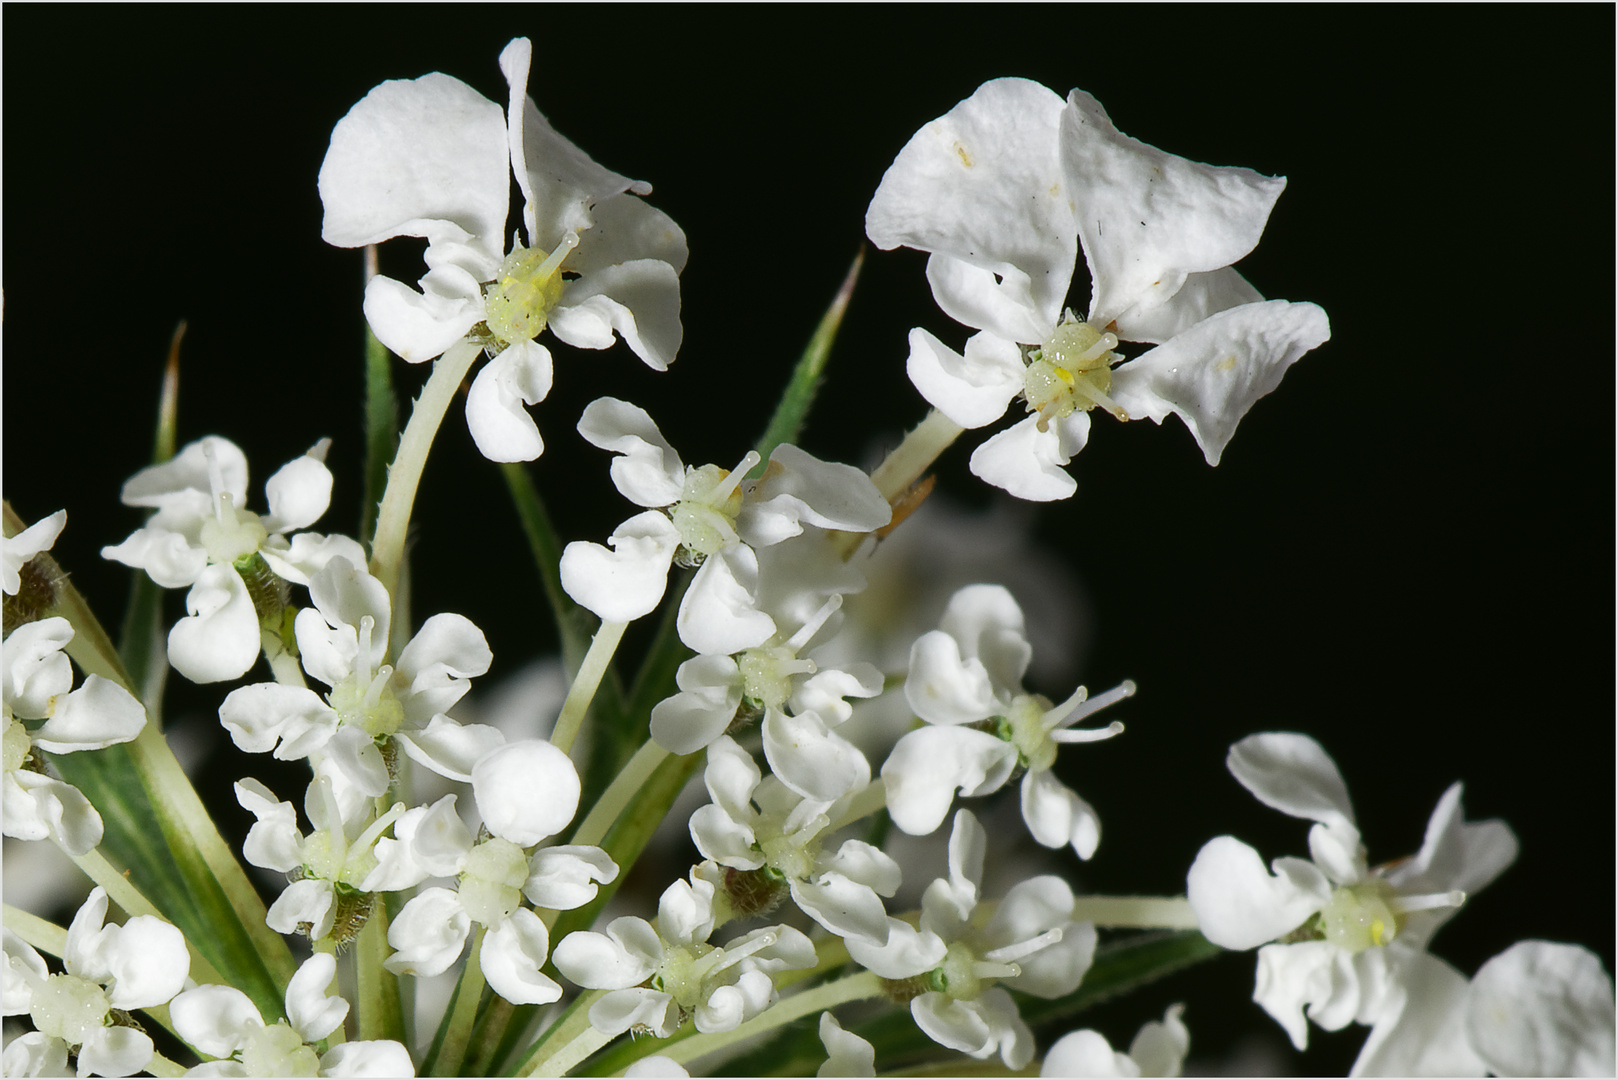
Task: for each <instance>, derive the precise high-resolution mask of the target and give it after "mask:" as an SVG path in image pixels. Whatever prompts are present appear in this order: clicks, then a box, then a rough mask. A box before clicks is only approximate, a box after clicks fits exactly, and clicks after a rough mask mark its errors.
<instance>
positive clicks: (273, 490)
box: [263, 439, 332, 533]
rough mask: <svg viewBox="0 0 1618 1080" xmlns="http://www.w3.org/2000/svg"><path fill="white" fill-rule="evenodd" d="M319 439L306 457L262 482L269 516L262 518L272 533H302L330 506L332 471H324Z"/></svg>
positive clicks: (326, 443) (328, 442) (323, 447)
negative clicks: (294, 531) (302, 530)
mask: <svg viewBox="0 0 1618 1080" xmlns="http://www.w3.org/2000/svg"><path fill="white" fill-rule="evenodd" d="M330 445H331V440H330V439H322V440H320V442H318V443H316V444H315V445H314V446H313V447H312V448H311V449H310V450H309V452H308V453H307V454H304V455H303V456H302V457H296V458H293V459H292V460H291V461H289V462H287V463H286V464H285V465H283V466H281V467H280V468H279V469H277V470H276V472H275V475H274V476H272V477H270V478H269V479H268V480H266V481H265V482H264V495H265V498H266V499H267V500H268V502H269V504H270V512H269V513H268V514H265V515H264V517H263V523H264V527H265V528H266V529H268V530H269V531H270V532H272V533H276V532H291V531H292V530H293V529H303V528H307V527H308V526H310V525H313V524H314V523H315V522H316V521H319V520H320V515H322V514H324V513H325V512H326V508H327V507H328V506H330V505H331V483H332V478H331V470H330V469H328V468H326V462H325V457H326V448H327V447H329V446H330Z"/></svg>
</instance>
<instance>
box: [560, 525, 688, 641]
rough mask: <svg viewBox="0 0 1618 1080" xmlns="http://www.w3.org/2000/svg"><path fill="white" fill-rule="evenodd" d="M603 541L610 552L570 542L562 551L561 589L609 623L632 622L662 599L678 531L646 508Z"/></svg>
mask: <svg viewBox="0 0 1618 1080" xmlns="http://www.w3.org/2000/svg"><path fill="white" fill-rule="evenodd" d="M607 543H609V544H611V545H612V550H610V551H609V550H608V549H607V548H604V547H602V546H601V545H600V544H588V543H582V542H579V541H575V542H573V543H571V544H569V545H568V546H567V548H566V550H564V551H563V552H562V561H561V575H562V587H563V588H564V589H566V590H567V594H568V595H569V596H571V597H572V598H573V599H574V601H576V602H577V603H579V604H581V605H583V606H584V607H586V608H589V609H590V610H591V611H593V612H595V613H596V614H597V615H599V616H600V617H601V618H602V619H604V620H606V621H607V622H631V621H633V620H635V619H638V618H640V617H641V616H643V615H646V614H649V613H650V612H651V611H652V609H653V608H655V607H657V605H658V601H660V600H662V599H663V590H664V589H665V588H667V586H668V577H669V564H670V563H671V562H672V561H673V560H674V552H675V550H676V549H677V548H678V547H679V546H680V532H679V530H678V529H676V528H675V527H674V523H673V522H672V521H670V520H669V519H668V518H667V517H666V516H664V515H663V514H660V513H658V512H657V511H656V510H648V511H646V512H645V513H642V514H636V515H635V516H634V517H632V518H630V519H629V520H628V521H626V522H624V523H623V524H622V525H620V526H618V528H617V529H615V530H614V531H613V534H612V536H611V537H609V538H608V540H607Z"/></svg>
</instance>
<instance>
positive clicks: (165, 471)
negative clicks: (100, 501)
mask: <svg viewBox="0 0 1618 1080" xmlns="http://www.w3.org/2000/svg"><path fill="white" fill-rule="evenodd" d="M214 470H217V477H218V480H219V485H220V486H219V488H218V490H217V491H216V490H214V487H213V480H214V476H215V473H214ZM227 494H228V495H229V496H230V499H231V504H232V505H233V506H235V507H236V508H237V509H241V508H242V507H244V506H246V505H247V455H246V454H244V453H242V448H241V447H239V446H237V445H236V444H235V443H233V442H231V441H230V440H229V439H226V438H221V437H220V436H218V435H209V436H207V437H205V438H201V439H198V440H197V441H195V442H192V443H187V444H186V445H185V446H184V447H182V448H181V449H180V452H179V453H178V454H175V455H174V456H173V457H172V458H170V459H169V460H168V461H165V462H164V463H162V464H161V465H148V466H147V467H146V468H144V469H142V470H141V471H140V472H138V473H136V474H135V475H134V476H131V477H130V478H129V479H128V480H127V481H126V482H125V483H124V489H123V493H122V494H121V495H120V498H121V500H122V501H123V504H124V505H125V506H148V507H151V508H153V509H156V510H165V511H170V512H173V511H183V512H184V513H185V514H186V515H194V514H211V513H213V511H214V502H213V500H214V498H215V497H216V496H218V495H227Z"/></svg>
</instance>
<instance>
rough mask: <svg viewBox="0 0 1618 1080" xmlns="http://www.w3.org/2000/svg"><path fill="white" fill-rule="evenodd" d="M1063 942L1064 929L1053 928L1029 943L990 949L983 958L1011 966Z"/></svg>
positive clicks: (1032, 938) (1031, 939) (1015, 943)
mask: <svg viewBox="0 0 1618 1080" xmlns="http://www.w3.org/2000/svg"><path fill="white" fill-rule="evenodd" d="M1061 940H1062V928H1061V927H1059V926H1057V927H1052V928H1051V929H1049V930H1047V931H1045V932H1044V933H1043V934H1040V935H1038V936H1037V937H1031V938H1029V939H1028V940H1027V941H1018V942H1014V943H1013V944H1010V945H1002V946H1000V948H998V949H990V950H989V951H988V952H986V953H984V954H983V958H984V959H985V960H994V961H996V962H998V963H1003V964H1009V963H1011V962H1012V961H1013V960H1021V959H1022V958H1023V957H1025V956H1032V955H1034V954H1035V953H1037V952H1039V951H1040V950H1041V949H1048V948H1050V947H1051V946H1052V945H1055V944H1056V943H1057V942H1059V941H1061ZM974 970H975V969H974Z"/></svg>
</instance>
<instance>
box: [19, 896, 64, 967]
mask: <svg viewBox="0 0 1618 1080" xmlns="http://www.w3.org/2000/svg"><path fill="white" fill-rule="evenodd" d="M5 926H6V929H7V930H10V931H11V932H12V933H13V934H16V935H17V936H18V937H20V938H22V939H23V940H24V941H26V942H28V944H30V945H32V946H33V947H34V948H36V949H38V950H39V951H40V952H46V953H50V954H51V955H52V956H61V955H62V954H63V953H64V952H66V951H67V931H66V930H64V929H62V928H61V927H60V926H57V925H56V924H55V923H53V922H51V921H50V920H48V919H41V918H40V917H39V916H38V915H35V914H33V913H32V912H28V911H24V910H23V909H22V908H14V907H12V906H11V905H10V904H7V905H6V906H5Z"/></svg>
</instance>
